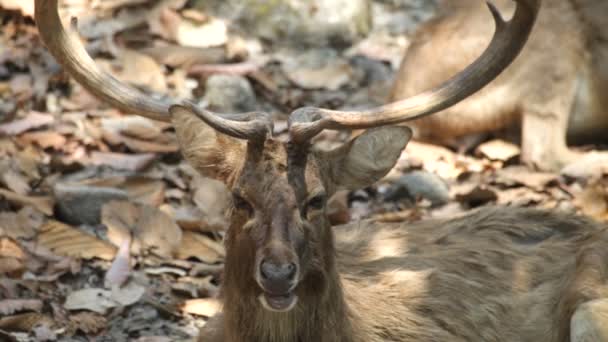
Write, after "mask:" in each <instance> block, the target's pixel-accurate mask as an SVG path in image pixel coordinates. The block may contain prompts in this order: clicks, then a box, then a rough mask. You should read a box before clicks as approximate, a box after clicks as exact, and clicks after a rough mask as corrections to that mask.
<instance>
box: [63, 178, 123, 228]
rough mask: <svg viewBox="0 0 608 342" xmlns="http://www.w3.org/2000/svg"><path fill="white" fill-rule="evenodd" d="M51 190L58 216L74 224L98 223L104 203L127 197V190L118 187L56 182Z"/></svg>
mask: <svg viewBox="0 0 608 342" xmlns="http://www.w3.org/2000/svg"><path fill="white" fill-rule="evenodd" d="M53 191H54V195H55V198H56V200H57V210H58V213H57V214H58V215H59V217H61V218H62V219H63V220H64V221H65V222H68V223H71V224H76V225H78V224H91V225H95V224H99V223H100V221H101V219H100V218H101V208H102V207H103V205H104V204H105V203H107V202H109V201H112V200H124V199H127V197H128V194H127V192H126V191H123V190H120V189H115V188H107V187H97V186H86V185H71V184H63V183H57V184H56V185H55V187H54V189H53Z"/></svg>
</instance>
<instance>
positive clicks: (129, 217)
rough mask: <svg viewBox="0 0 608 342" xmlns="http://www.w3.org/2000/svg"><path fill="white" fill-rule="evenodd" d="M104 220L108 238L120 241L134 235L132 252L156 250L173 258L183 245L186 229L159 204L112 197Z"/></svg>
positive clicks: (103, 216)
mask: <svg viewBox="0 0 608 342" xmlns="http://www.w3.org/2000/svg"><path fill="white" fill-rule="evenodd" d="M101 216H102V222H103V223H104V224H105V225H106V226H107V227H108V239H110V241H112V242H113V243H114V244H119V243H120V242H121V241H123V240H124V239H125V238H126V237H127V236H129V235H131V234H132V236H133V243H132V245H131V252H132V253H134V254H136V255H139V254H142V253H147V252H152V253H154V254H156V255H159V256H161V257H165V258H170V257H172V256H173V255H174V254H175V252H176V250H177V249H178V248H179V246H180V244H181V241H182V231H181V229H180V228H179V226H178V225H177V224H176V223H175V222H173V220H171V218H170V217H169V216H167V215H166V214H165V213H163V212H162V211H160V210H159V209H158V208H155V207H152V206H149V205H137V204H134V203H130V202H128V201H112V202H109V203H107V204H105V205H104V207H103V209H102V215H101Z"/></svg>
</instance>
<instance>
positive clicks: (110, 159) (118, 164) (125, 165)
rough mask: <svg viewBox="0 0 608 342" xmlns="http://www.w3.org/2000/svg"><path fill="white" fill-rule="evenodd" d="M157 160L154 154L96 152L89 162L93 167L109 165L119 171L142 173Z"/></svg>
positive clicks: (92, 154)
mask: <svg viewBox="0 0 608 342" xmlns="http://www.w3.org/2000/svg"><path fill="white" fill-rule="evenodd" d="M155 159H156V155H155V154H154V153H138V154H125V153H113V152H97V151H94V152H92V153H91V156H90V157H89V159H88V160H87V161H88V162H90V163H91V164H93V165H108V166H110V167H112V168H114V169H117V170H130V171H141V170H143V169H145V168H146V167H148V166H149V165H150V164H151V163H152V162H153V161H154V160H155ZM85 162H86V161H85Z"/></svg>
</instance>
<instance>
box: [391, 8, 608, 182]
mask: <svg viewBox="0 0 608 342" xmlns="http://www.w3.org/2000/svg"><path fill="white" fill-rule="evenodd" d="M493 2H494V3H496V4H497V5H498V6H499V7H500V8H501V12H503V13H504V12H505V10H512V9H513V8H514V4H515V2H513V1H511V0H497V1H493ZM507 12H508V11H507ZM607 17H608V3H607V2H606V1H593V0H551V1H543V3H542V7H541V10H540V13H539V17H538V20H537V22H536V26H535V28H534V29H533V31H532V34H531V36H530V39H529V41H528V43H527V44H526V46H525V47H524V50H523V51H522V53H521V55H520V56H519V57H518V58H517V59H516V60H515V62H514V63H513V65H511V66H510V67H509V68H508V69H507V70H506V71H505V72H504V73H503V74H502V75H501V76H499V77H498V78H497V79H496V80H494V81H493V82H492V83H490V85H488V86H487V87H486V88H485V89H483V90H482V91H480V92H479V93H477V94H475V95H473V96H471V97H469V98H468V99H466V100H464V101H462V102H461V103H459V104H457V105H455V106H453V107H451V108H449V109H448V110H445V111H443V112H440V113H438V114H435V115H433V116H429V117H425V118H423V119H420V120H418V121H415V122H413V125H412V126H413V128H414V130H415V136H416V137H417V138H420V139H423V140H431V141H434V142H438V141H446V140H449V139H452V138H456V137H459V136H463V135H467V134H474V133H481V132H488V131H495V130H500V129H504V128H507V127H510V126H513V125H521V126H522V150H523V159H524V160H525V161H526V162H527V163H529V164H532V165H534V166H537V167H539V168H541V169H548V170H556V169H559V168H561V167H562V166H564V165H565V164H567V163H570V162H573V161H574V160H576V158H577V157H578V155H577V154H575V153H573V152H572V151H570V150H569V149H568V148H567V147H566V135H568V138H569V140H571V141H572V142H588V141H590V140H595V141H597V140H598V139H601V140H604V141H605V140H606V135H605V132H606V130H607V129H608V112H607V109H606V108H608V99H607V98H606V96H604V94H605V93H606V92H607V91H608V63H607V62H606V61H608V22H607V21H606V18H607ZM492 25H493V22H492V18H491V16H490V15H489V14H488V11H487V8H486V6H485V4H484V1H478V0H458V1H451V0H445V1H443V3H442V5H441V7H440V11H439V14H438V16H437V17H436V18H434V19H433V20H431V21H429V22H428V23H426V24H424V25H423V26H422V27H421V28H420V29H419V30H418V31H417V32H416V34H415V35H414V38H413V41H412V45H411V46H410V48H409V49H408V51H407V53H406V55H405V57H404V59H403V62H402V65H401V68H400V70H399V72H398V75H397V79H396V82H395V86H394V88H393V92H392V95H391V99H390V100H391V101H393V100H397V99H401V98H405V97H408V96H411V95H414V94H416V93H419V92H420V91H422V90H425V89H429V88H431V87H434V86H436V85H438V84H440V83H441V82H443V80H445V79H446V78H447V77H449V76H451V75H454V74H455V73H456V72H458V71H459V70H462V68H464V67H465V66H466V65H468V63H470V62H472V61H473V60H474V59H475V58H476V57H477V56H478V55H479V54H481V51H482V50H483V49H484V48H485V46H486V44H487V42H488V41H489V40H490V37H491V35H492V32H493V28H492ZM428 61H432V62H431V63H429V62H428Z"/></svg>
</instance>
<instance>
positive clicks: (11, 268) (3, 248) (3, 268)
mask: <svg viewBox="0 0 608 342" xmlns="http://www.w3.org/2000/svg"><path fill="white" fill-rule="evenodd" d="M27 257H28V256H27V254H26V253H25V251H24V250H23V249H22V248H21V246H19V245H18V244H17V242H15V241H14V240H12V239H10V238H7V237H1V238H0V274H10V273H14V272H21V271H23V270H24V269H25V263H26V261H27Z"/></svg>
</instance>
